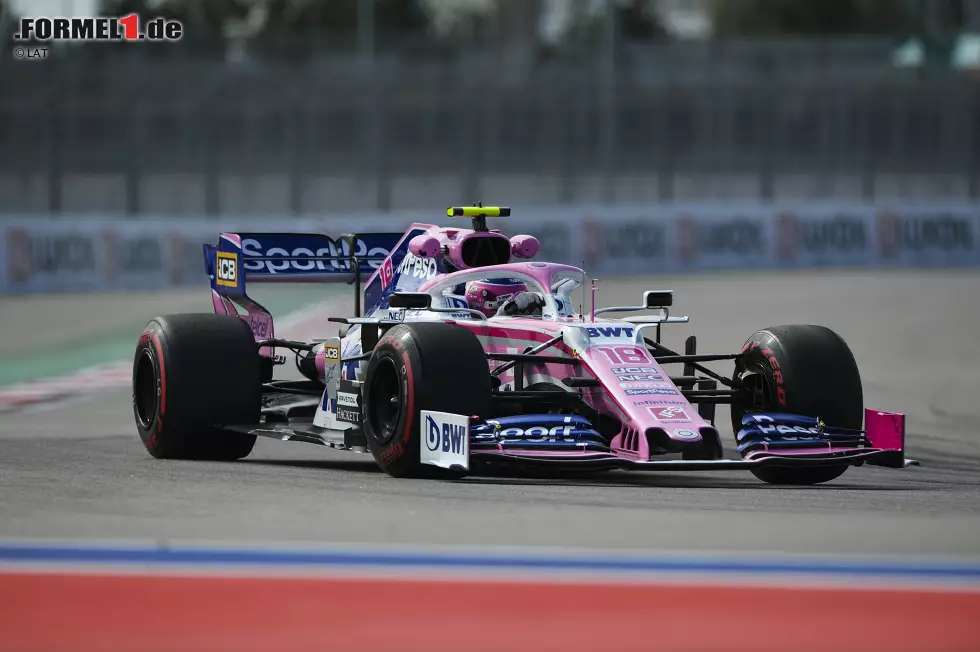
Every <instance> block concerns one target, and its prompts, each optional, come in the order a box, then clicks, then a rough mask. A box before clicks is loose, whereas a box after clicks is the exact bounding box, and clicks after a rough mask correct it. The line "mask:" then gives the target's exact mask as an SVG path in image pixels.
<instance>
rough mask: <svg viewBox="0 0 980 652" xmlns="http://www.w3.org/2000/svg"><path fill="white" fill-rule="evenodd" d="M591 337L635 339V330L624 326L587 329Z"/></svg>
mask: <svg viewBox="0 0 980 652" xmlns="http://www.w3.org/2000/svg"><path fill="white" fill-rule="evenodd" d="M585 330H586V331H587V332H588V334H589V337H633V331H634V330H635V329H633V328H624V327H622V326H605V327H594V328H593V327H589V328H586V329H585Z"/></svg>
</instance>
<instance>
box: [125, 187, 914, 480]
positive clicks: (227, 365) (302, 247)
mask: <svg viewBox="0 0 980 652" xmlns="http://www.w3.org/2000/svg"><path fill="white" fill-rule="evenodd" d="M448 213H449V215H450V216H455V217H468V218H471V220H472V224H471V227H472V228H459V227H455V226H454V227H439V226H435V225H431V224H413V225H412V226H411V227H410V228H409V229H408V231H407V232H406V233H404V234H392V233H374V234H363V235H345V236H341V237H340V238H336V239H335V238H330V237H328V236H326V235H321V234H296V233H247V234H245V233H243V234H232V233H222V234H221V235H220V238H219V241H218V244H216V245H214V244H207V245H205V246H204V257H205V266H206V269H207V273H208V276H209V277H210V279H211V294H212V298H213V302H214V309H215V313H217V314H191V315H169V316H164V317H158V318H155V319H153V320H152V321H150V323H149V324H148V325H147V327H146V329H145V330H144V331H143V333H142V335H141V336H140V339H139V344H138V346H137V349H136V355H135V358H134V363H133V411H134V415H135V419H136V426H137V429H138V431H139V435H140V438H141V439H142V441H143V443H144V445H145V446H146V449H147V450H148V451H149V452H150V454H151V455H153V456H154V457H160V458H177V459H239V458H242V457H245V456H246V455H248V454H249V453H250V452H251V450H252V447H253V445H254V443H255V440H256V437H257V436H267V437H273V438H276V439H281V440H285V441H305V442H311V443H316V444H321V445H326V446H330V447H333V448H338V449H344V450H350V451H356V452H370V453H371V455H372V456H373V457H374V459H375V460H376V461H377V463H378V465H379V466H380V467H381V468H382V469H384V470H385V471H387V472H388V473H390V474H391V475H395V476H429V477H432V476H435V477H447V478H454V477H461V476H463V475H465V474H467V473H478V472H481V471H483V472H487V471H488V470H490V471H492V470H494V469H495V468H499V467H501V466H510V467H517V468H531V467H539V466H548V467H559V468H561V469H569V470H572V469H582V470H598V469H609V468H624V469H640V470H649V471H656V470H674V471H677V470H692V471H693V470H720V469H747V470H749V471H751V472H752V473H753V474H755V475H756V476H757V477H758V478H760V479H761V480H763V481H765V482H770V483H776V484H815V483H820V482H827V481H829V480H832V479H834V478H837V477H838V476H840V475H841V474H842V473H844V471H846V470H847V468H848V467H849V466H861V465H863V464H870V465H875V466H884V467H890V468H904V467H905V466H907V465H909V464H913V463H914V462H913V461H911V460H907V459H906V457H905V454H904V443H905V442H904V439H905V417H904V415H902V414H896V413H892V412H883V411H877V410H867V409H865V408H864V403H863V396H862V388H861V378H860V374H859V373H858V368H857V365H856V363H855V361H854V357H853V355H852V354H851V351H850V350H849V349H848V347H847V345H846V344H845V343H844V341H843V340H842V339H841V338H840V337H839V336H838V335H837V334H836V333H834V332H833V331H831V330H829V329H827V328H824V327H822V326H812V325H800V326H778V327H773V328H765V329H763V330H760V331H758V332H757V333H755V334H754V335H752V336H751V337H750V338H749V339H748V341H747V342H746V344H745V346H744V347H743V348H742V350H741V351H739V352H737V353H723V354H702V353H698V352H697V351H696V350H695V348H696V340H695V338H694V336H691V337H689V338H688V339H687V344H686V347H685V351H684V352H683V353H680V352H676V351H672V350H670V349H669V348H667V347H666V346H664V345H663V344H661V330H662V328H663V327H664V326H665V325H670V324H680V323H687V322H688V318H687V317H678V316H672V315H671V314H670V308H671V305H672V303H673V293H672V291H670V290H651V291H647V292H645V293H644V294H643V296H642V297H641V298H640V301H639V302H638V303H637V305H631V306H611V307H604V308H596V307H595V305H594V297H595V294H594V282H590V280H589V279H588V278H586V275H585V273H584V272H583V270H581V269H579V268H577V267H572V266H569V265H561V264H555V263H548V262H538V261H534V260H532V259H533V258H534V257H535V255H536V254H537V253H538V249H539V243H538V241H537V240H536V239H535V238H534V237H532V236H526V235H522V236H515V237H508V236H506V235H503V234H502V233H500V231H498V230H494V229H490V228H488V226H487V218H488V217H506V216H508V215H509V214H510V209H507V208H497V207H484V206H482V205H478V206H475V207H461V208H450V209H449V211H448ZM365 276H366V277H367V278H366V280H365V281H363V282H362V279H363V277H365ZM266 281H286V282H335V281H343V282H347V283H352V284H353V285H354V286H355V309H354V312H355V316H354V317H346V318H338V317H331V318H326V319H325V320H324V331H325V333H324V335H325V338H324V339H321V340H315V341H312V342H296V341H289V340H284V339H279V338H277V337H276V333H275V328H274V322H273V318H272V316H271V315H270V314H269V312H268V311H267V310H265V308H263V307H262V306H261V305H259V304H258V303H256V302H255V301H254V300H252V299H251V298H250V297H249V296H248V294H247V292H246V284H247V283H249V284H250V283H253V282H266ZM362 287H363V298H362ZM590 291H591V297H590V296H589V295H590ZM586 304H591V307H590V308H589V309H588V310H586V309H584V308H582V307H581V306H584V305H586ZM362 305H363V310H362ZM576 305H578V306H580V307H579V308H578V309H576ZM362 313H363V314H362ZM621 313H632V314H633V315H634V316H633V317H632V318H630V319H628V320H624V319H611V318H610V315H612V314H621ZM328 322H335V323H336V325H337V326H338V327H339V331H340V332H339V334H337V335H336V336H333V337H329V336H327V333H326V331H327V330H328V328H329V327H330V325H329V324H328ZM284 351H292V352H293V353H294V354H295V361H296V366H297V368H298V370H299V372H300V374H301V375H302V379H301V380H283V379H276V378H275V374H274V370H275V368H276V367H277V366H278V365H281V364H284V363H285V362H286V360H287V358H286V356H285V355H281V354H280V352H284ZM727 360H731V361H732V363H733V364H734V371H733V372H732V374H731V375H722V374H718V373H716V372H715V371H713V370H711V369H709V368H708V367H706V366H705V365H704V364H703V363H706V362H714V361H727ZM718 404H729V405H731V414H732V430H733V432H734V433H735V444H736V450H737V452H738V454H739V457H740V459H726V458H725V457H724V456H723V452H722V438H721V436H720V433H719V431H718V429H717V428H716V426H715V418H714V416H715V406H716V405H718Z"/></svg>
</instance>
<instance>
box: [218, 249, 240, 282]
mask: <svg viewBox="0 0 980 652" xmlns="http://www.w3.org/2000/svg"><path fill="white" fill-rule="evenodd" d="M217 276H218V278H217V283H218V285H223V286H226V287H235V286H237V285H238V254H229V253H225V252H223V251H219V252H218V274H217Z"/></svg>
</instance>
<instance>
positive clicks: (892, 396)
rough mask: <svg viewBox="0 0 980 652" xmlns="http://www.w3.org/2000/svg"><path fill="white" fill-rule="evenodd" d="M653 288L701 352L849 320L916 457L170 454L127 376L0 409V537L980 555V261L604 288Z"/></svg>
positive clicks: (609, 294) (875, 383)
mask: <svg viewBox="0 0 980 652" xmlns="http://www.w3.org/2000/svg"><path fill="white" fill-rule="evenodd" d="M655 287H658V288H664V287H671V288H673V289H675V290H677V292H678V294H677V296H676V301H675V309H674V314H689V315H690V316H691V317H692V323H691V324H689V325H687V326H676V327H674V330H672V331H670V332H668V333H667V335H666V338H665V340H666V343H667V344H668V345H674V346H675V347H680V346H681V345H682V342H683V338H684V337H685V336H686V335H687V334H689V333H694V334H696V335H697V336H698V338H699V344H700V349H701V350H703V351H705V352H708V351H730V350H733V349H737V348H738V347H740V346H741V344H742V342H743V341H744V340H745V339H746V337H748V336H749V335H750V334H751V333H752V332H753V331H754V330H756V329H758V328H760V327H765V326H769V325H776V324H782V323H821V324H825V325H827V326H829V327H831V328H833V329H835V330H836V331H838V332H839V333H840V334H841V335H842V336H843V337H844V338H845V340H847V342H848V343H849V344H850V346H851V348H852V349H853V351H854V354H855V356H856V357H857V359H858V362H859V365H860V367H861V371H862V375H863V380H864V388H865V396H866V404H867V405H868V406H870V407H880V408H883V409H887V410H897V411H904V412H906V413H908V415H909V416H908V439H909V454H910V455H911V456H913V457H916V458H919V459H921V460H922V461H923V466H922V467H919V468H910V469H907V470H905V471H892V470H886V469H851V470H849V471H848V472H847V473H846V474H845V475H844V476H843V477H841V478H840V479H838V480H836V481H834V482H832V483H829V484H827V485H824V486H817V487H809V488H796V489H786V488H777V487H771V486H767V485H765V484H762V483H760V482H759V481H757V480H756V479H755V478H754V477H753V476H751V475H749V474H743V473H738V472H716V473H697V474H680V473H670V474H664V475H653V474H639V473H627V472H616V473H610V474H607V475H604V476H598V477H593V478H578V479H575V478H572V479H562V480H553V479H544V478H536V479H518V478H470V479H467V480H464V481H462V482H457V483H445V482H434V481H410V480H398V479H394V478H389V477H387V476H386V475H384V474H382V473H380V472H379V471H378V470H377V469H376V467H375V466H374V464H373V462H372V460H371V459H370V457H368V456H366V455H353V454H346V453H336V452H332V451H329V450H326V449H323V448H320V447H316V446H311V445H306V444H295V443H292V444H288V443H280V442H275V441H271V440H260V441H259V443H258V444H257V446H256V448H255V451H254V452H253V453H252V455H251V456H250V457H249V458H248V459H246V460H244V461H242V462H237V463H232V464H216V463H198V462H174V461H159V460H153V459H152V458H150V457H149V456H148V455H147V454H146V452H145V451H144V450H143V447H142V444H141V443H140V442H139V440H138V438H137V436H136V433H135V429H134V427H133V425H132V417H131V408H130V404H129V398H128V394H127V392H124V391H117V392H113V393H109V394H106V395H104V396H100V397H97V398H95V399H90V400H87V401H84V402H79V403H73V404H66V405H63V406H58V407H51V408H46V409H41V410H35V411H32V412H24V413H19V414H15V415H12V416H11V415H8V416H2V417H0V496H2V497H3V499H2V500H0V536H2V537H16V538H23V537H77V538H140V539H155V540H200V539H206V540H228V541H232V542H235V543H242V542H272V541H275V542H284V541H288V542H297V543H316V544H326V543H356V542H369V543H410V544H443V545H445V544H449V545H467V544H491V545H520V544H527V545H544V546H564V547H587V548H600V549H639V550H648V551H651V550H684V549H691V550H701V551H742V552H762V553H765V552H776V551H784V552H790V553H864V554H916V555H926V554H943V555H957V556H969V557H976V558H980V452H978V450H977V445H976V442H977V438H978V436H980V435H978V428H977V425H978V422H980V419H978V417H977V409H978V407H980V406H978V401H977V399H978V398H980V371H978V369H980V365H978V362H980V344H978V341H977V337H978V333H980V274H978V273H976V272H966V271H963V272H960V271H911V272H875V271H854V272H851V271H825V272H819V273H813V272H810V273H780V274H771V273H759V274H754V275H748V274H712V275H705V276H687V277H664V278H656V279H644V280H638V279H634V280H619V281H607V282H605V283H603V284H602V285H601V286H600V292H599V296H600V303H601V304H610V303H613V302H617V303H618V302H622V301H624V300H630V299H632V298H634V297H637V298H638V297H639V296H640V292H641V291H642V290H644V289H651V288H655ZM718 368H719V369H724V366H723V365H720V366H719V367H718ZM726 418H727V413H726V412H724V411H720V412H719V423H720V424H724V423H725V421H726ZM723 429H724V431H725V432H726V433H728V432H729V430H728V428H723ZM730 442H731V439H730V438H729V439H727V440H726V444H729V443H730Z"/></svg>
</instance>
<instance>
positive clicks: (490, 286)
mask: <svg viewBox="0 0 980 652" xmlns="http://www.w3.org/2000/svg"><path fill="white" fill-rule="evenodd" d="M521 292H527V284H526V283H524V281H520V280H517V279H512V278H489V279H485V280H482V281H470V282H469V283H467V284H466V302H467V303H468V304H469V306H470V308H473V309H474V310H479V311H480V312H482V313H483V314H484V315H486V316H487V317H493V316H494V315H495V314H497V310H499V309H500V306H501V305H503V303H504V301H506V300H507V299H510V298H511V297H512V296H514V295H515V294H519V293H521Z"/></svg>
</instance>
